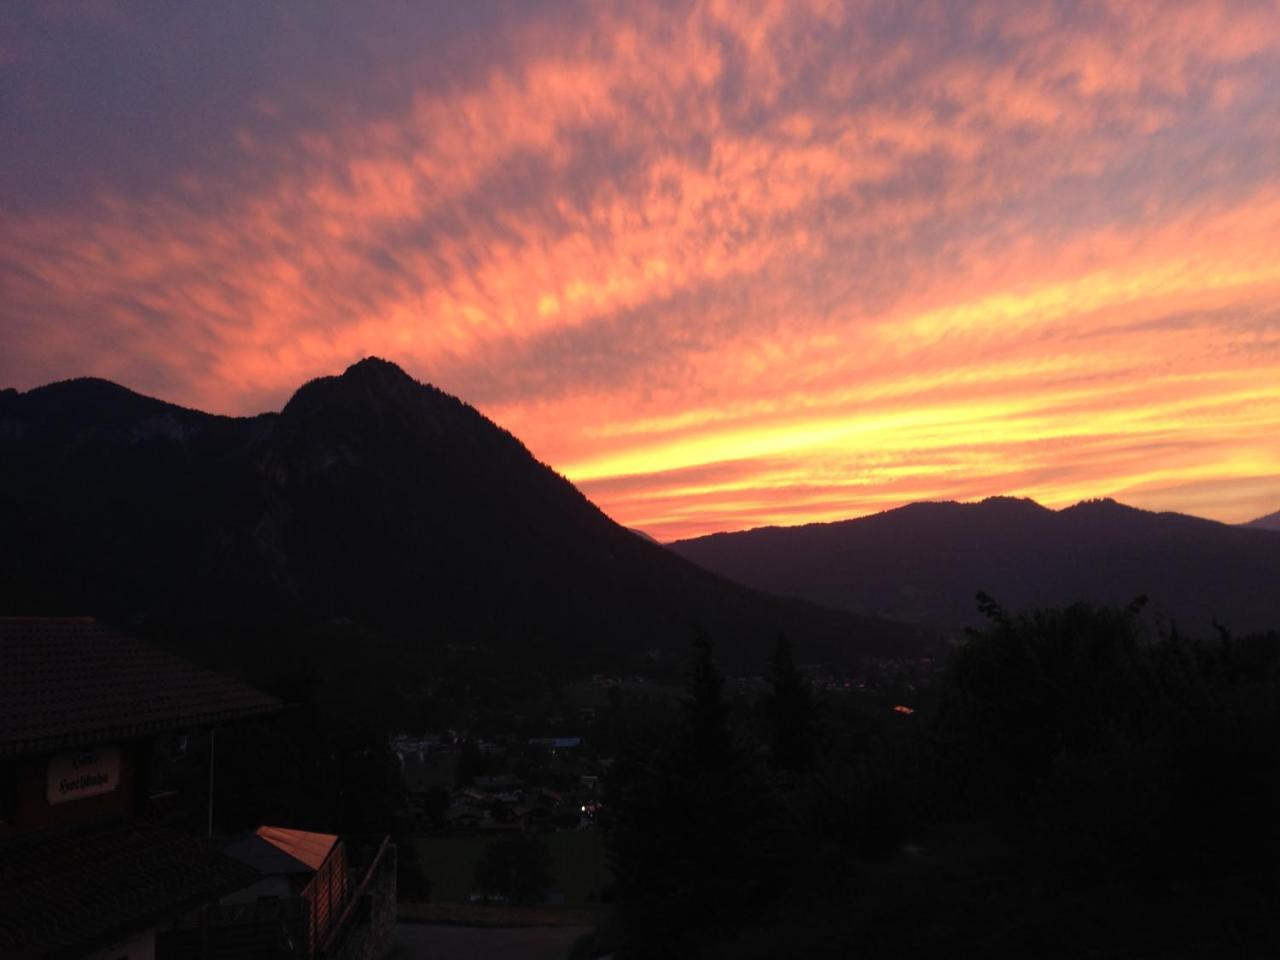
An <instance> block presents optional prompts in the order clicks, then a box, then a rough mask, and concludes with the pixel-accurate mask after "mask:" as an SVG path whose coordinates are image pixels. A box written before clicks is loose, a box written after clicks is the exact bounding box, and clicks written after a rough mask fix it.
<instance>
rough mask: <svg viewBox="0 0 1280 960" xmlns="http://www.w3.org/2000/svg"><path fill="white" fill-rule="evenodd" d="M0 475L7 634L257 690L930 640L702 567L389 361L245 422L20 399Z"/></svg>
mask: <svg viewBox="0 0 1280 960" xmlns="http://www.w3.org/2000/svg"><path fill="white" fill-rule="evenodd" d="M0 461H2V462H3V463H4V465H5V469H4V471H3V472H0V528H3V529H4V531H5V549H4V551H2V554H3V555H2V556H0V613H4V614H86V613H87V614H93V615H96V616H99V617H103V618H105V619H108V620H112V621H115V622H117V623H120V624H122V625H127V626H129V627H131V628H133V629H136V630H138V631H140V632H142V633H144V634H146V635H149V636H154V637H156V638H158V639H162V640H163V641H164V642H167V643H169V644H170V645H171V646H176V647H179V648H181V649H183V650H184V651H186V652H188V653H190V654H192V655H198V656H201V657H202V659H205V660H206V661H207V662H212V663H213V664H214V665H216V666H222V667H224V668H226V669H230V670H234V671H235V672H239V673H241V674H244V675H250V676H253V675H261V674H263V673H264V672H266V671H268V670H269V669H285V668H287V667H288V666H289V661H290V660H291V659H296V658H301V659H304V660H312V661H317V662H318V663H319V666H318V667H317V668H316V669H319V670H324V669H329V667H327V666H326V662H327V661H328V660H331V659H333V658H337V659H338V660H340V661H341V662H342V663H344V664H349V663H350V662H351V661H352V660H353V659H356V658H357V657H358V656H365V657H367V658H368V659H370V660H375V659H378V658H381V659H382V660H384V661H389V662H390V664H391V667H392V668H393V669H396V670H399V669H402V668H403V669H408V667H407V666H406V665H405V664H406V663H407V661H408V660H411V659H413V658H415V657H419V656H422V655H424V651H427V652H430V651H437V652H438V651H440V650H459V649H461V650H478V651H481V652H482V654H483V655H487V656H490V657H492V658H495V659H501V660H503V661H504V662H519V663H532V664H537V663H555V664H582V665H594V666H595V667H596V668H597V669H599V668H602V667H603V666H605V665H608V664H610V663H615V664H620V663H632V662H636V661H637V660H638V659H644V658H646V657H647V658H650V659H652V658H653V657H655V656H663V655H666V654H670V655H672V656H676V657H683V656H684V654H685V652H686V651H687V649H688V644H689V640H690V638H691V636H692V635H693V632H694V630H695V629H697V628H704V629H705V630H706V631H707V632H708V633H710V634H711V635H712V637H713V638H714V639H716V641H717V642H718V644H719V649H720V652H721V654H722V656H724V657H725V658H726V659H728V660H730V661H736V662H738V663H742V664H744V665H746V664H755V665H757V666H758V665H759V664H761V663H763V662H764V660H765V657H766V656H767V653H766V651H767V649H768V648H769V645H770V644H771V643H772V641H773V639H774V638H775V637H776V635H777V634H778V633H780V632H785V633H787V634H788V635H790V636H791V637H792V638H793V639H794V640H795V642H796V643H797V645H798V646H799V647H800V648H801V649H803V650H805V651H806V653H807V654H809V655H812V656H814V657H815V658H819V657H838V658H844V657H855V656H858V655H862V654H866V653H883V652H888V651H892V650H898V649H905V648H909V647H911V645H912V644H914V643H916V641H917V639H918V638H919V635H920V632H919V631H918V630H916V629H914V628H907V627H904V626H902V625H899V624H892V623H886V622H881V621H878V620H875V619H870V618H859V617H854V616H850V615H849V614H848V613H846V612H843V611H837V610H829V609H820V608H818V607H816V606H814V605H811V604H808V603H804V602H798V601H796V600H792V599H783V598H777V597H770V596H766V595H763V594H761V593H759V592H756V591H753V590H749V589H746V588H743V587H741V586H739V585H736V584H733V583H730V582H728V581H725V580H723V579H721V578H720V577H718V576H715V575H713V574H710V573H708V572H706V571H704V570H702V569H700V568H698V567H696V566H695V565H693V564H691V563H689V562H688V561H686V560H684V559H682V558H680V557H678V556H676V555H675V554H673V553H671V552H670V551H668V550H666V549H665V548H663V547H661V546H658V545H656V544H654V543H652V542H649V541H648V540H646V539H645V538H644V537H643V536H637V535H636V534H635V533H634V532H632V531H630V530H627V529H626V528H624V527H621V526H619V525H618V524H616V523H614V522H613V521H612V520H610V519H609V518H608V517H607V516H605V514H604V513H602V512H601V511H600V510H599V509H597V508H596V507H595V506H594V505H593V504H592V503H591V502H589V501H588V500H587V499H586V498H585V497H584V496H583V495H582V494H581V493H579V492H578V490H577V489H576V488H575V487H573V485H572V484H570V483H569V482H568V481H567V480H565V479H564V478H563V477H560V476H559V475H557V474H556V473H555V472H554V471H552V470H551V469H550V468H548V467H547V466H545V465H543V464H542V463H539V462H538V461H537V460H535V459H534V457H533V456H532V455H531V454H530V453H529V451H528V450H527V449H526V448H525V447H524V446H523V445H522V444H521V443H520V442H519V441H518V440H517V439H516V438H515V437H513V436H512V435H511V434H510V433H508V432H506V431H505V430H502V429H501V428H499V427H498V426H496V425H495V424H493V423H492V422H491V421H489V420H488V419H486V418H485V417H484V416H483V415H482V414H480V413H479V412H478V411H477V410H475V409H474V408H472V407H470V406H468V405H467V404H465V403H463V402H462V401H460V400H458V399H457V398H455V397H452V396H449V395H448V394H446V393H444V392H442V391H440V390H438V389H436V388H434V387H431V386H428V385H425V384H420V383H418V382H416V381H415V380H413V379H412V378H411V377H409V376H408V375H407V374H405V373H404V372H403V371H402V370H400V369H399V368H398V367H396V366H395V365H394V364H391V363H388V362H386V361H384V360H378V359H373V358H370V359H366V360H363V361H361V362H359V363H357V364H355V365H354V366H352V367H351V368H350V369H348V370H347V371H346V372H345V373H343V374H342V375H341V376H335V377H324V378H321V379H318V380H314V381H312V382H310V383H307V384H306V385H304V386H303V387H302V388H301V389H299V390H298V391H297V393H296V394H295V395H294V396H293V397H292V399H290V400H289V402H288V404H287V405H286V406H285V407H284V409H283V410H282V411H280V412H279V413H266V414H262V415H259V416H254V417H243V418H237V417H223V416H214V415H211V414H207V413H201V412H199V411H195V410H189V409H184V408H182V407H178V406H175V405H173V404H169V403H165V402H162V401H160V400H155V399H151V398H147V397H143V396H140V395H138V394H136V393H133V392H131V391H129V390H127V389H125V388H123V387H120V386H117V385H115V384H113V383H109V382H107V381H103V380H96V379H81V380H72V381H67V382H63V383H56V384H51V385H49V386H45V387H40V388H37V389H33V390H30V391H28V392H25V393H18V392H16V391H13V390H6V391H3V392H0ZM388 651H391V652H388ZM653 651H662V653H654V652H653ZM268 661H269V663H267V662H268ZM423 669H429V667H423Z"/></svg>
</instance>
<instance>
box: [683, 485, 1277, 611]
mask: <svg viewBox="0 0 1280 960" xmlns="http://www.w3.org/2000/svg"><path fill="white" fill-rule="evenodd" d="M671 549H672V550H673V551H675V552H676V553H678V554H680V555H681V556H683V557H686V558H688V559H690V560H692V561H694V562H695V563H697V564H699V565H701V566H703V567H705V568H706V569H708V570H712V571H714V572H716V573H719V574H721V575H723V576H725V577H729V578H730V579H732V580H736V581H737V582H738V583H742V584H746V585H747V586H751V587H755V588H756V589H759V590H769V591H772V592H774V593H780V594H784V595H786V596H793V597H803V598H804V599H806V600H812V601H813V602H815V603H823V604H828V605H831V606H837V607H842V608H844V609H846V610H853V611H859V612H862V613H868V614H876V615H878V616H884V617H890V618H893V619H898V620H906V621H911V622H916V623H935V624H942V625H946V626H953V627H954V626H973V625H976V624H977V623H978V622H979V620H978V618H977V614H976V612H975V610H974V606H973V597H974V594H975V593H976V592H977V591H979V590H984V591H986V592H987V593H990V594H992V595H994V596H998V597H1000V598H1001V600H1002V601H1004V602H1006V603H1008V604H1010V605H1011V606H1014V607H1026V606H1030V605H1033V604H1048V605H1056V604H1064V603H1072V602H1075V601H1077V600H1088V601H1091V602H1094V603H1116V604H1124V603H1128V602H1129V601H1130V600H1131V599H1132V598H1134V597H1136V596H1139V595H1145V596H1147V597H1148V598H1149V599H1150V610H1151V612H1152V613H1154V614H1155V615H1157V616H1161V617H1163V618H1165V619H1166V621H1172V622H1174V623H1176V624H1177V625H1178V626H1179V627H1181V628H1182V629H1183V630H1190V631H1195V632H1209V631H1212V630H1213V629H1214V623H1215V622H1217V623H1221V624H1224V625H1226V626H1228V627H1230V628H1231V629H1233V630H1237V631H1249V630H1267V629H1271V628H1273V627H1280V590H1278V589H1276V584H1278V583H1280V536H1277V535H1276V534H1275V532H1274V531H1270V530H1264V529H1250V528H1245V527H1236V526H1230V525H1228V524H1224V523H1216V522H1214V521H1212V520H1203V519H1200V518H1198V517H1189V516H1185V515H1183V514H1177V513H1151V512H1148V511H1145V510H1137V509H1134V508H1133V507H1127V506H1124V505H1123V504H1119V503H1116V502H1115V501H1113V500H1093V501H1086V502H1084V503H1080V504H1077V505H1075V506H1073V507H1068V508H1066V509H1064V510H1057V511H1055V510H1049V509H1047V508H1046V507H1042V506H1040V505H1039V504H1037V503H1034V502H1033V501H1031V500H1015V499H1012V498H1008V497H995V498H992V499H989V500H984V501H983V502H981V503H915V504H911V505H909V506H905V507H901V508H899V509H896V510H888V511H886V512H884V513H879V514H876V515H874V516H870V517H862V518H860V519H857V520H844V521H840V522H837V523H819V524H809V525H807V526H800V527H764V528H761V529H758V530H748V531H745V532H742V533H727V534H715V535H713V536H708V537H700V538H697V539H694V540H683V541H680V542H677V543H673V544H671Z"/></svg>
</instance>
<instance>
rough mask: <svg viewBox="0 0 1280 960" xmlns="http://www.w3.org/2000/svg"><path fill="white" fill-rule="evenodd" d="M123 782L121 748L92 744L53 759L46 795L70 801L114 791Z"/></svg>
mask: <svg viewBox="0 0 1280 960" xmlns="http://www.w3.org/2000/svg"><path fill="white" fill-rule="evenodd" d="M119 784H120V748H119V747H92V748H89V749H85V750H75V751H72V752H71V753H61V754H59V755H58V756H56V757H53V758H52V759H51V760H50V761H49V781H48V787H47V789H46V792H45V796H46V797H47V798H48V800H49V802H50V803H66V802H68V801H70V800H79V799H81V798H83V797H96V796H98V795H99V794H103V793H110V792H111V791H112V790H114V789H115V788H116V787H117V786H119Z"/></svg>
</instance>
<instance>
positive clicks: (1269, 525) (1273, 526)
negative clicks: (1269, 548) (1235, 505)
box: [1241, 510, 1280, 531]
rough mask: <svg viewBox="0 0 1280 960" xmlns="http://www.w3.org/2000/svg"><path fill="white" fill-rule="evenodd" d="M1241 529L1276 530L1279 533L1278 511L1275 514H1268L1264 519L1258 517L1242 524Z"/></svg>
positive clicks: (1279, 513)
mask: <svg viewBox="0 0 1280 960" xmlns="http://www.w3.org/2000/svg"><path fill="white" fill-rule="evenodd" d="M1241 526H1242V527H1250V528H1252V529H1254V530H1277V531H1280V510H1277V511H1276V512H1275V513H1268V514H1267V515H1266V516H1265V517H1258V518H1257V519H1256V520H1250V521H1249V522H1248V523H1242V524H1241Z"/></svg>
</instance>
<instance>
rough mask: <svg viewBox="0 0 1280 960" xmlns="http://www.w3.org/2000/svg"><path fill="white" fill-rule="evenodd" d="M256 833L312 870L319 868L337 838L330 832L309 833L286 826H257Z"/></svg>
mask: <svg viewBox="0 0 1280 960" xmlns="http://www.w3.org/2000/svg"><path fill="white" fill-rule="evenodd" d="M257 834H258V836H259V837H261V838H262V839H263V840H265V841H267V843H269V844H271V845H272V846H273V847H277V848H279V849H280V850H283V851H284V852H285V853H287V854H288V855H289V856H291V857H293V858H294V859H295V860H299V861H301V862H302V863H305V864H306V865H307V866H308V867H310V868H311V869H312V870H319V869H320V868H321V867H322V866H323V865H324V861H325V859H326V858H327V857H328V856H329V853H330V851H332V850H333V845H334V844H335V843H337V842H338V838H337V837H336V836H335V835H334V834H332V833H309V832H308V831H306V830H290V829H289V828H288V827H259V828H258V830H257Z"/></svg>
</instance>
